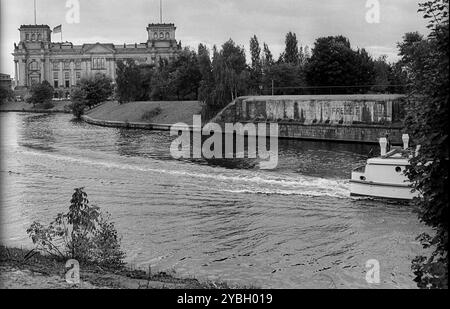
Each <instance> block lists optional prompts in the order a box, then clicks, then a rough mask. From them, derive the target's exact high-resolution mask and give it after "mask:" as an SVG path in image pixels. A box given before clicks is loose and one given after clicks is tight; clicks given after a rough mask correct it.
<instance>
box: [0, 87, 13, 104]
mask: <svg viewBox="0 0 450 309" xmlns="http://www.w3.org/2000/svg"><path fill="white" fill-rule="evenodd" d="M13 98H14V92H13V91H12V90H11V89H10V88H7V87H0V104H2V103H3V102H7V101H9V100H12V99H13Z"/></svg>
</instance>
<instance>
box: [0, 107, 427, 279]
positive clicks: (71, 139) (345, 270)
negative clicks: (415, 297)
mask: <svg viewBox="0 0 450 309" xmlns="http://www.w3.org/2000/svg"><path fill="white" fill-rule="evenodd" d="M71 119H72V116H71V115H46V114H24V113H4V114H0V123H1V168H0V177H1V234H0V237H1V239H0V240H1V243H2V244H6V245H10V246H25V247H31V246H32V244H31V241H30V240H29V239H28V237H27V235H26V232H25V231H26V228H27V227H28V226H29V225H30V224H31V223H32V222H33V221H34V220H39V221H41V222H43V223H48V222H49V221H50V220H51V219H52V218H53V217H54V216H55V215H56V214H57V213H58V212H65V211H67V208H68V206H69V201H70V197H71V195H72V193H73V189H74V188H76V187H85V190H86V192H87V193H88V197H89V200H90V201H91V203H92V204H95V205H97V206H100V207H101V208H102V210H106V211H108V212H109V213H110V214H111V217H112V219H113V221H115V222H116V227H117V229H118V231H119V233H120V234H121V235H122V246H123V248H124V250H125V251H126V253H127V262H129V263H131V264H134V265H136V266H139V267H143V268H147V266H148V265H151V266H152V269H154V270H169V271H170V270H174V271H175V272H176V274H177V275H179V276H195V277H196V278H199V279H215V280H217V279H219V280H225V281H228V282H230V283H232V284H233V283H234V284H241V285H243V284H245V285H254V286H259V287H264V288H334V287H337V288H366V287H371V286H369V285H368V284H367V282H366V280H365V277H366V272H367V270H368V269H366V267H365V266H366V265H365V264H366V261H368V260H369V259H377V260H378V261H379V262H380V267H381V269H380V270H381V284H380V285H377V286H374V287H383V288H413V287H415V283H414V282H413V281H412V278H413V274H412V272H411V270H410V265H411V260H412V259H413V258H414V256H416V255H418V254H421V253H422V249H421V247H420V245H419V243H418V242H417V241H415V237H416V236H417V235H419V234H420V233H422V232H424V231H426V228H425V227H424V226H423V224H421V223H420V222H419V221H418V219H417V215H416V214H415V213H414V212H413V209H412V208H411V206H409V205H401V204H397V203H387V202H379V201H372V200H369V199H355V198H350V197H349V184H348V181H347V179H348V178H349V177H350V172H351V169H352V168H354V167H356V166H358V165H360V164H362V163H364V162H365V160H366V159H367V154H368V153H369V151H370V150H371V148H372V147H373V146H369V145H351V144H337V143H325V142H309V141H287V140H280V142H279V149H280V153H279V165H278V168H277V169H275V170H259V168H258V166H259V165H258V164H256V163H255V162H252V161H249V160H213V161H206V160H175V159H173V158H172V157H171V156H170V151H169V149H170V144H171V141H172V140H173V139H174V137H170V135H169V133H168V132H151V131H144V130H124V129H113V128H102V127H96V126H92V125H88V124H85V123H82V122H74V121H71ZM375 147H376V146H375Z"/></svg>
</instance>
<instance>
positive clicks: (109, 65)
mask: <svg viewBox="0 0 450 309" xmlns="http://www.w3.org/2000/svg"><path fill="white" fill-rule="evenodd" d="M175 30H176V27H175V25H174V24H149V25H148V27H147V33H148V40H147V42H145V43H135V44H123V45H115V44H112V43H94V44H83V45H73V44H72V43H71V42H52V40H51V33H52V30H51V29H50V27H49V26H48V25H22V26H21V27H20V28H19V31H20V42H19V43H18V44H14V53H13V56H14V62H15V80H16V81H17V86H18V87H19V88H21V89H23V88H28V87H30V86H31V85H32V84H33V83H36V82H42V81H44V80H46V81H48V82H49V83H50V84H51V85H52V86H53V87H54V88H55V89H58V90H62V91H63V93H65V94H66V95H67V94H68V93H69V92H70V88H72V87H74V86H75V85H76V84H77V82H78V81H79V80H80V79H81V78H83V77H88V76H91V75H95V74H98V73H100V74H106V75H107V76H109V77H111V78H112V79H113V80H114V79H115V77H116V64H117V61H120V60H122V61H123V60H127V59H134V60H135V61H136V62H138V63H140V64H155V65H158V63H159V59H162V58H164V59H167V60H169V61H170V60H172V59H174V58H175V57H176V56H177V54H178V52H179V51H180V49H181V44H179V43H177V41H176V38H175Z"/></svg>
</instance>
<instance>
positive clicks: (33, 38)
mask: <svg viewBox="0 0 450 309" xmlns="http://www.w3.org/2000/svg"><path fill="white" fill-rule="evenodd" d="M31 40H32V41H35V40H36V34H34V33H33V34H32V35H31Z"/></svg>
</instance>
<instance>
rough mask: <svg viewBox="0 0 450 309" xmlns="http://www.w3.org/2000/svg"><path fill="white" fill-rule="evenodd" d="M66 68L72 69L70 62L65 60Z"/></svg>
mask: <svg viewBox="0 0 450 309" xmlns="http://www.w3.org/2000/svg"><path fill="white" fill-rule="evenodd" d="M64 70H70V62H69V61H64Z"/></svg>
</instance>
